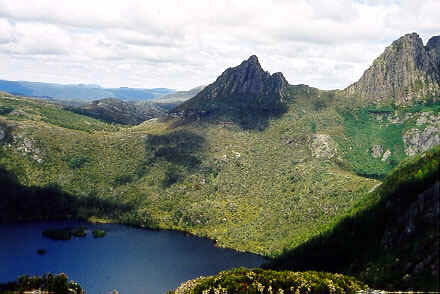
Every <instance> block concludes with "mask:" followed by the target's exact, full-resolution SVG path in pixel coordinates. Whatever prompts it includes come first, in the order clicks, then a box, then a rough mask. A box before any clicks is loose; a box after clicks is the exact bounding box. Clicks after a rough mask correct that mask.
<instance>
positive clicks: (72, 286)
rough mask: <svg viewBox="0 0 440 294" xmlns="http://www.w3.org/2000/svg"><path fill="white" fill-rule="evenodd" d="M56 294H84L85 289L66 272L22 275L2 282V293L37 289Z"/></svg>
mask: <svg viewBox="0 0 440 294" xmlns="http://www.w3.org/2000/svg"><path fill="white" fill-rule="evenodd" d="M39 289H40V290H42V291H48V292H49V293H54V294H82V293H84V290H82V289H81V286H80V285H79V284H78V283H75V282H73V281H69V280H68V277H67V276H66V275H65V274H57V275H53V274H45V275H43V276H41V277H38V276H34V277H29V276H21V277H19V278H18V279H17V281H15V282H9V283H6V284H0V293H3V294H16V293H24V292H25V291H27V292H28V293H29V292H30V291H35V290H39Z"/></svg>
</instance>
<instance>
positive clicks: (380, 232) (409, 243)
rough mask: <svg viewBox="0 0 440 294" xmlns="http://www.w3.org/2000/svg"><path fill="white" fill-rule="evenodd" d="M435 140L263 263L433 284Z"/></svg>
mask: <svg viewBox="0 0 440 294" xmlns="http://www.w3.org/2000/svg"><path fill="white" fill-rule="evenodd" d="M439 189H440V146H439V147H437V148H435V149H433V150H431V151H428V152H426V153H424V154H422V155H418V156H415V157H411V158H410V159H409V160H406V161H404V162H402V163H401V164H400V165H399V166H398V167H397V168H396V169H395V170H393V172H392V173H391V174H390V175H389V176H387V177H386V178H385V180H384V182H383V183H382V185H381V186H380V187H378V188H377V189H376V190H375V191H374V192H372V193H370V194H369V195H368V196H367V197H365V198H363V199H362V200H361V201H359V203H358V204H356V206H354V207H353V209H352V210H351V211H350V212H349V213H348V216H347V217H345V218H343V219H342V220H341V221H340V222H339V223H338V224H337V225H336V226H335V227H334V228H332V229H331V230H329V231H328V232H325V233H324V234H321V235H320V236H317V237H315V238H313V239H311V240H310V241H308V242H306V243H305V244H302V245H301V246H299V247H297V248H295V249H294V250H292V251H289V252H286V253H284V254H283V255H282V256H280V257H279V258H277V259H276V260H274V261H273V262H271V263H270V264H268V265H266V267H269V268H272V269H291V270H305V269H307V270H324V271H332V272H342V273H346V274H351V275H356V276H358V278H360V279H361V280H363V281H364V282H366V283H368V284H369V285H370V286H373V287H375V288H380V289H413V290H414V289H417V290H433V289H437V290H438V289H439V288H440V283H439V279H438V271H439V248H440V244H439V237H440V231H439V212H440V210H439V200H440V192H439V191H440V190H439Z"/></svg>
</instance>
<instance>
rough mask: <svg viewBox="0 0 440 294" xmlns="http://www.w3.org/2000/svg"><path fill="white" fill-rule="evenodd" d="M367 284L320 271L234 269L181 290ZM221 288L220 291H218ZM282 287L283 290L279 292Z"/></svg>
mask: <svg viewBox="0 0 440 294" xmlns="http://www.w3.org/2000/svg"><path fill="white" fill-rule="evenodd" d="M366 288H367V286H366V285H365V284H364V283H362V282H360V281H358V280H356V279H355V278H353V277H349V276H344V275H340V274H331V273H324V272H313V271H308V272H288V271H280V272H277V271H272V270H262V269H254V270H249V269H246V268H236V269H233V270H230V271H224V272H220V273H219V274H217V275H216V276H213V277H207V278H202V279H200V280H198V281H197V285H196V286H195V287H194V288H193V289H191V290H189V291H185V293H188V294H189V293H191V294H202V293H210V294H214V293H243V294H245V293H246V294H247V293H255V294H256V293H285V294H294V293H304V294H305V293H308V294H314V293H320V294H321V293H322V294H324V293H335V294H336V293H340V294H342V293H356V292H357V291H360V290H365V289H366ZM220 289H223V291H227V292H222V291H219V290H220ZM281 289H282V291H283V292H280V290H281Z"/></svg>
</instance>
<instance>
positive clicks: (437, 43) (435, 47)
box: [426, 36, 440, 67]
mask: <svg viewBox="0 0 440 294" xmlns="http://www.w3.org/2000/svg"><path fill="white" fill-rule="evenodd" d="M426 49H427V50H428V53H429V55H430V56H431V58H432V59H433V60H434V62H436V63H437V67H440V36H435V37H432V38H431V39H429V41H428V43H426Z"/></svg>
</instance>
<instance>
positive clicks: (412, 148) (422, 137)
mask: <svg viewBox="0 0 440 294" xmlns="http://www.w3.org/2000/svg"><path fill="white" fill-rule="evenodd" d="M403 142H404V143H405V153H406V155H408V156H412V155H415V154H417V153H421V152H424V151H426V150H429V149H431V148H433V147H435V146H437V145H439V144H440V128H439V127H437V126H433V125H430V126H428V127H426V128H425V129H424V130H423V131H421V130H419V129H411V130H409V131H408V132H406V133H405V134H404V135H403Z"/></svg>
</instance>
